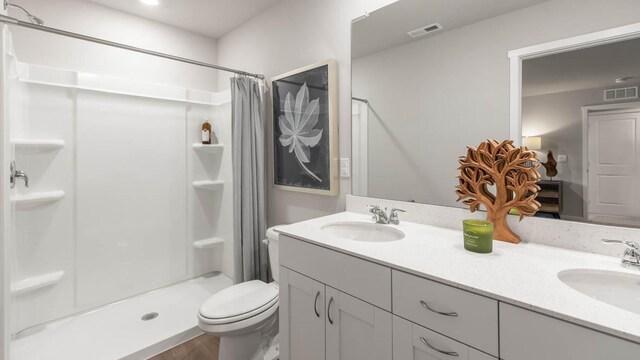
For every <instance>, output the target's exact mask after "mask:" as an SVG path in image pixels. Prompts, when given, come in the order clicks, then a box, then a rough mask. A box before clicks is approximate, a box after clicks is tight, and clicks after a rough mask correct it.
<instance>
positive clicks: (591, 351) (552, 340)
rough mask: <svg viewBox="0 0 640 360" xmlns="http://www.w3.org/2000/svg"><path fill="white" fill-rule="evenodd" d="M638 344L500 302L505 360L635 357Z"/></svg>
mask: <svg viewBox="0 0 640 360" xmlns="http://www.w3.org/2000/svg"><path fill="white" fill-rule="evenodd" d="M638 354H640V344H636V343H632V342H630V341H626V340H623V339H620V338H617V337H615V336H610V335H606V334H603V333H600V332H597V331H594V330H590V329H587V328H585V327H582V326H579V325H575V324H572V323H569V322H566V321H563V320H558V319H555V318H552V317H549V316H546V315H542V314H538V313H536V312H533V311H529V310H525V309H522V308H519V307H516V306H512V305H508V304H504V303H500V356H501V357H502V358H503V359H505V360H540V359H580V360H601V359H607V360H622V359H637V358H638V356H639V355H638Z"/></svg>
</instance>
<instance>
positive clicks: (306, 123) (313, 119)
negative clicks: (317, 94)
mask: <svg viewBox="0 0 640 360" xmlns="http://www.w3.org/2000/svg"><path fill="white" fill-rule="evenodd" d="M319 114H320V99H315V100H312V101H309V88H308V87H307V83H306V82H305V83H304V84H303V85H302V87H301V88H300V90H299V91H298V94H297V95H296V98H295V108H294V99H293V95H292V94H291V93H290V92H289V93H288V94H287V96H286V98H285V101H284V115H280V118H279V119H278V125H279V127H280V133H281V134H280V138H279V140H280V144H281V145H282V146H283V147H285V148H286V147H289V153H294V155H295V157H296V159H297V160H298V163H300V166H302V168H303V169H304V171H305V172H306V173H307V174H309V175H310V176H311V177H312V178H314V179H315V180H317V181H319V182H322V179H320V177H318V176H317V175H316V174H314V173H313V172H312V171H311V170H309V169H308V168H307V167H306V166H305V164H308V163H309V162H311V156H310V153H311V151H310V149H311V148H313V147H315V146H316V145H318V143H320V140H321V139H322V132H323V130H322V129H314V126H316V124H317V123H318V115H319Z"/></svg>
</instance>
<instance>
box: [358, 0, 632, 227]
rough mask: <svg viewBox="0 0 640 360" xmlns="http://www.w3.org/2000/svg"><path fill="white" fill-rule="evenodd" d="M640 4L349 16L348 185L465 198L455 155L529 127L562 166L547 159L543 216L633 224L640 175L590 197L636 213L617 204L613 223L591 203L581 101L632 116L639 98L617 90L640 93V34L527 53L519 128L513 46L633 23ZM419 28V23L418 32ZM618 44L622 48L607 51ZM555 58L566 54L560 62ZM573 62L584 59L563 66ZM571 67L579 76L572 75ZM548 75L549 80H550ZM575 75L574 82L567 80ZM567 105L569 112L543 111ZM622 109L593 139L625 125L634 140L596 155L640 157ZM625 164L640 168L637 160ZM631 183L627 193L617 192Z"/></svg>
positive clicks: (426, 1) (543, 151) (423, 8)
mask: <svg viewBox="0 0 640 360" xmlns="http://www.w3.org/2000/svg"><path fill="white" fill-rule="evenodd" d="M576 8H580V11H577V12H576V11H575V10H576ZM639 12H640V2H637V3H633V4H632V3H631V2H628V1H622V0H613V1H606V0H594V1H589V2H584V1H577V0H515V1H505V0H486V1H481V2H480V1H476V0H459V1H446V0H400V1H398V2H395V3H393V4H391V5H388V6H386V7H384V8H382V9H380V10H377V11H375V12H372V13H370V14H368V16H363V17H360V18H358V19H356V20H354V22H353V24H352V96H353V103H352V114H353V115H352V151H353V155H352V164H353V165H352V166H353V168H352V170H353V178H352V189H353V193H354V194H355V195H361V196H369V197H377V198H385V199H393V200H402V201H416V202H419V203H427V204H432V205H442V206H452V207H463V206H462V205H461V204H460V203H457V202H456V199H457V197H456V195H455V193H454V187H455V186H456V184H457V181H456V175H457V165H458V164H457V159H458V157H459V156H460V155H463V154H465V152H466V147H467V146H470V145H471V146H477V145H478V144H479V143H480V142H482V141H485V140H486V139H497V140H502V139H513V140H514V141H515V142H516V143H520V142H521V141H522V135H525V136H528V138H527V139H526V140H525V141H526V142H527V144H528V145H529V146H531V147H532V149H536V151H537V152H538V155H539V157H540V158H541V160H542V161H543V162H548V161H547V160H548V159H547V153H548V151H552V152H553V154H554V158H555V159H554V160H555V161H556V162H557V166H556V168H557V170H558V174H557V175H555V176H554V177H553V178H552V179H549V177H547V173H546V170H545V169H544V168H543V167H541V168H540V173H541V175H542V179H543V180H544V181H543V182H542V183H541V187H542V188H543V189H542V191H541V192H542V195H544V197H541V199H543V201H544V202H545V204H544V211H543V212H540V213H539V214H537V215H536V216H543V217H555V218H561V219H567V220H578V221H595V222H601V223H614V224H624V225H629V226H635V225H636V224H637V223H638V218H637V217H635V215H633V214H632V213H631V212H632V210H630V209H638V203H640V199H638V196H639V195H638V192H639V190H638V188H639V187H640V183H639V182H638V180H637V178H636V179H635V180H634V179H632V178H626V180H624V181H623V180H621V179H620V178H616V179H615V180H614V177H609V176H608V175H609V174H608V173H602V175H603V176H602V177H600V178H599V180H598V181H599V185H598V187H599V188H603V187H604V188H606V189H605V190H603V191H601V192H600V193H599V194H597V195H593V196H592V197H591V199H594V198H595V197H594V196H599V197H600V198H599V199H600V200H601V201H599V204H600V205H601V206H600V205H598V206H600V207H599V208H597V209H598V210H593V211H602V209H603V208H605V207H608V208H610V209H612V208H615V209H616V211H619V210H620V209H621V208H622V207H621V206H619V205H618V204H621V203H625V204H626V205H625V206H626V209H627V210H625V211H627V214H629V216H626V218H625V219H622V218H621V217H620V216H619V215H618V213H616V215H611V216H617V220H616V221H612V217H611V216H610V215H607V216H605V217H602V216H600V215H601V213H599V212H593V211H592V210H591V209H590V208H589V207H588V206H587V205H588V204H589V202H588V201H587V200H586V197H585V196H583V193H584V192H585V191H595V189H596V187H595V186H589V187H587V186H586V185H585V183H584V182H581V179H582V177H584V174H583V172H584V168H586V167H587V166H585V165H583V164H582V162H583V158H584V159H586V156H588V155H589V153H588V152H587V153H586V155H585V157H583V156H582V153H583V152H584V151H585V150H584V149H583V146H584V144H586V142H584V141H582V139H583V137H584V136H587V135H589V134H587V135H584V134H583V133H582V130H581V129H582V128H581V124H582V122H583V120H582V107H583V106H586V105H591V106H592V107H591V108H590V109H591V110H593V111H594V112H595V111H600V112H602V111H604V110H606V111H611V110H616V109H617V108H616V109H611V108H601V107H599V106H601V105H602V104H605V105H606V106H609V105H610V104H614V103H616V104H618V103H625V105H624V106H625V107H626V109H625V110H624V113H625V114H632V113H634V111H635V110H634V109H631V107H632V105H631V103H633V102H635V101H637V98H636V99H625V100H623V99H619V98H616V95H620V94H622V90H621V89H617V88H627V87H628V88H631V89H627V90H624V96H633V95H634V91H635V95H636V97H637V89H636V88H635V86H636V85H637V83H640V81H637V82H636V81H635V80H636V76H639V77H640V69H638V70H636V69H635V65H636V64H638V65H640V61H638V60H639V59H638V58H637V57H635V56H636V55H635V54H634V52H635V50H636V49H637V48H638V47H639V45H638V43H637V42H635V41H634V42H630V43H629V44H628V45H624V44H622V43H620V44H609V45H602V46H603V47H606V48H604V49H602V50H599V49H597V48H594V49H584V50H576V54H571V53H569V52H566V51H565V53H562V54H558V53H556V54H555V55H549V56H542V57H540V56H539V57H537V58H535V59H527V60H524V61H523V62H522V76H523V77H522V86H523V88H522V94H523V96H522V114H520V113H519V112H518V115H517V117H518V118H520V115H522V119H523V122H522V123H521V124H520V123H518V126H517V127H515V129H516V131H514V130H513V129H514V126H513V124H512V122H513V121H512V119H513V118H514V116H513V114H512V113H511V114H510V111H511V112H513V109H512V108H511V103H510V83H511V81H510V60H509V56H508V54H509V51H511V50H513V49H521V48H525V47H529V46H533V45H536V44H542V43H548V42H551V41H557V40H560V39H565V38H571V37H575V36H578V35H582V34H588V33H593V32H596V31H601V30H602V29H610V28H615V27H619V26H622V25H626V24H630V23H636V22H638V21H639V20H640V18H639V17H638V16H637V14H638V13H639ZM634 13H635V14H636V15H633V14H634ZM567 19H571V26H567ZM416 29H417V30H423V31H416V32H413V30H416ZM409 33H411V34H409ZM416 33H417V34H418V36H417V37H414V36H415V34H416ZM412 35H413V36H412ZM627 40H628V39H627ZM625 41H626V40H625ZM591 45H593V44H591ZM632 48H633V49H632ZM574 49H575V48H574ZM616 49H617V50H616ZM614 50H615V51H617V52H616V55H609V56H607V55H603V54H604V53H605V52H607V51H614ZM591 56H593V57H594V58H590V57H591ZM560 59H565V60H562V61H565V62H566V63H565V64H564V65H563V64H562V63H559V62H558V61H560ZM567 59H568V60H567ZM571 59H573V62H575V63H577V64H580V65H581V66H580V67H578V66H576V67H572V66H570V65H567V64H569V63H570V62H571ZM576 59H579V61H577V60H576ZM594 64H598V65H602V67H606V68H607V72H606V73H605V72H603V71H602V69H600V70H599V69H594V68H593V66H594ZM563 66H564V67H563ZM613 73H615V74H616V75H612V74H613ZM570 76H572V79H573V80H571V79H568V78H567V79H565V77H570ZM618 78H627V79H621V80H619V81H626V83H621V84H616V82H615V81H616V79H618ZM545 79H552V80H553V81H552V83H550V84H547V83H546V80H545ZM605 79H606V81H608V82H605ZM639 79H640V78H639ZM571 81H573V82H574V84H573V85H571V86H569V85H568V83H569V82H571ZM518 84H520V83H518ZM563 86H564V87H563ZM605 88H607V89H608V88H616V89H617V90H615V91H613V92H609V93H608V94H609V96H612V97H614V100H613V101H609V100H607V101H605V100H604V96H605V93H604V89H605ZM579 91H583V92H585V93H589V94H590V95H589V97H585V98H580V99H575V98H567V99H563V98H562V97H561V96H559V95H558V94H565V93H570V92H579ZM553 94H556V96H554V95H553ZM566 95H567V96H569V95H568V94H566ZM518 99H520V97H518ZM518 105H520V104H518ZM560 105H562V106H564V110H562V111H564V113H560V110H558V111H559V112H558V113H557V114H556V115H554V116H551V115H550V114H549V113H548V112H549V111H551V110H552V109H553V108H554V107H557V106H560ZM568 106H572V108H571V109H567V107H568ZM519 110H520V107H518V111H519ZM618 110H619V109H618ZM547 115H548V116H547ZM589 115H590V116H591V115H595V114H591V113H590V114H589ZM599 115H611V114H607V113H604V112H603V113H601V114H599ZM611 116H613V115H611ZM625 116H627V117H625V118H624V119H626V120H620V121H618V122H617V123H616V125H617V126H613V127H611V128H607V129H606V130H603V131H602V133H598V134H597V135H595V134H592V135H591V136H600V137H604V136H607V137H609V138H612V139H613V138H617V137H620V136H622V134H624V135H625V136H626V138H627V140H625V141H623V142H622V143H621V144H617V143H616V144H617V146H609V145H606V146H605V147H602V146H601V147H600V149H606V151H600V152H599V153H595V155H593V156H600V157H601V158H602V157H604V158H606V159H608V160H607V161H610V160H611V159H617V161H626V162H627V163H632V162H633V161H635V162H636V164H637V161H638V159H639V158H640V155H638V154H637V153H635V154H632V152H631V150H630V149H631V148H632V147H633V146H636V145H634V144H635V143H634V144H632V142H631V138H630V134H631V133H632V132H631V131H630V129H631V126H635V125H632V122H633V121H635V120H629V119H628V115H625ZM559 117H562V119H559ZM592 121H597V120H592ZM603 121H604V120H603ZM598 124H604V122H599V123H598ZM607 124H609V123H607ZM634 124H635V123H634ZM639 125H640V124H639ZM638 128H640V126H638V127H636V129H638ZM521 129H522V130H524V132H521ZM635 136H636V137H638V138H640V136H637V135H635ZM602 141H604V140H602ZM603 144H604V142H603ZM588 149H591V150H589V151H595V150H592V149H593V148H591V147H589V148H588ZM635 149H636V150H638V149H640V146H636V147H635ZM551 162H553V161H551ZM607 164H609V163H607ZM598 171H604V170H603V168H600V169H599V170H598ZM607 171H609V170H607ZM618 171H627V172H633V171H635V173H636V174H637V173H638V170H637V166H635V165H634V166H630V167H628V168H625V169H623V170H620V169H619V170H618ZM594 174H595V172H591V175H590V176H595V175H594ZM618 175H619V174H618ZM625 181H626V182H625ZM634 181H635V182H634ZM625 187H626V189H627V190H626V191H620V189H623V188H625ZM632 188H633V189H635V190H632ZM634 191H635V192H634ZM631 194H634V195H633V196H635V197H632V196H631ZM630 199H634V200H630ZM605 203H606V206H605ZM610 203H615V204H616V205H615V206H610ZM631 203H633V204H635V205H634V206H635V207H634V206H631V205H630V204H631ZM591 204H593V201H592V202H591ZM596 207H597V206H596ZM596 207H594V209H596ZM633 211H636V210H633ZM613 213H614V212H612V214H613ZM590 214H593V215H594V216H592V215H590Z"/></svg>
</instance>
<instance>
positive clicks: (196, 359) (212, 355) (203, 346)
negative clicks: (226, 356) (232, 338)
mask: <svg viewBox="0 0 640 360" xmlns="http://www.w3.org/2000/svg"><path fill="white" fill-rule="evenodd" d="M219 348H220V339H219V338H218V337H216V336H213V335H211V334H204V335H200V336H198V337H197V338H195V339H193V340H189V341H187V342H186V343H184V344H182V345H178V346H177V347H174V348H173V349H171V350H167V351H165V352H163V353H162V354H159V355H156V356H154V357H152V358H151V359H150V360H218V349H219Z"/></svg>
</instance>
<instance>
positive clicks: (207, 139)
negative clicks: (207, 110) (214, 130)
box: [202, 119, 211, 145]
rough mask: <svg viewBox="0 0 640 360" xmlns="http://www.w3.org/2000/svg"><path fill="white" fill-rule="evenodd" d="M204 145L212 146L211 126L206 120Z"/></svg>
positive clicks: (203, 130)
mask: <svg viewBox="0 0 640 360" xmlns="http://www.w3.org/2000/svg"><path fill="white" fill-rule="evenodd" d="M202 143H203V144H204V145H210V144H211V124H210V123H209V120H207V119H205V120H204V123H203V124H202Z"/></svg>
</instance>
